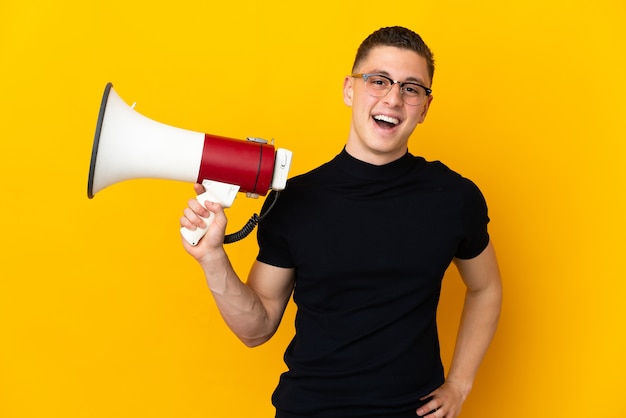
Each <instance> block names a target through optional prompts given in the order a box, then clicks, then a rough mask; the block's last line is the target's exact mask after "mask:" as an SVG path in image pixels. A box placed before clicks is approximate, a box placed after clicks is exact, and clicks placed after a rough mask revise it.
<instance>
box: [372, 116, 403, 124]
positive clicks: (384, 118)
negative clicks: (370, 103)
mask: <svg viewBox="0 0 626 418" xmlns="http://www.w3.org/2000/svg"><path fill="white" fill-rule="evenodd" d="M374 119H376V120H381V121H383V122H387V123H393V124H394V125H397V124H399V123H400V121H399V120H398V119H396V118H392V117H389V116H385V115H376V116H374Z"/></svg>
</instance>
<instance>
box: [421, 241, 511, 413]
mask: <svg viewBox="0 0 626 418" xmlns="http://www.w3.org/2000/svg"><path fill="white" fill-rule="evenodd" d="M454 263H455V264H456V266H457V268H458V270H459V273H460V274H461V278H462V279H463V282H464V283H465V286H466V287H467V291H466V294H465V303H464V305H463V313H462V316H461V323H460V326H459V332H458V335H457V341H456V346H455V349H454V355H453V357H452V363H451V365H450V371H449V373H448V377H447V379H446V382H445V383H444V384H443V385H442V386H441V387H439V388H438V389H436V390H435V391H433V392H432V393H430V394H429V395H428V396H426V397H425V398H424V399H427V398H432V399H430V401H429V402H428V403H426V404H425V405H424V406H422V407H420V408H419V409H418V410H417V415H419V416H424V417H428V418H444V417H445V418H455V417H457V416H458V415H459V413H460V412H461V406H462V404H463V402H464V401H465V399H466V398H467V396H468V394H469V392H470V391H471V389H472V385H473V382H474V378H475V377H476V373H477V372H478V367H479V366H480V363H481V362H482V360H483V357H484V356H485V353H486V352H487V348H488V347H489V344H490V343H491V340H492V339H493V336H494V334H495V331H496V327H497V325H498V319H499V317H500V305H501V302H502V282H501V279H500V270H499V268H498V261H497V258H496V253H495V250H494V248H493V245H492V244H491V242H490V243H489V244H488V245H487V247H486V248H485V249H484V250H483V252H482V253H480V254H479V255H478V256H477V257H474V258H472V259H469V260H461V259H455V260H454Z"/></svg>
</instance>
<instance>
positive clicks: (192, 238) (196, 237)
mask: <svg viewBox="0 0 626 418" xmlns="http://www.w3.org/2000/svg"><path fill="white" fill-rule="evenodd" d="M213 218H215V214H214V213H213V212H209V217H208V218H202V219H204V222H205V223H206V227H205V228H196V229H195V230H193V231H192V230H191V229H188V228H180V233H181V235H182V236H183V238H185V240H186V241H187V242H188V243H189V244H191V245H193V246H196V245H198V243H199V242H200V240H201V239H202V237H203V236H205V235H206V233H207V231H208V230H209V227H210V226H211V224H212V223H213Z"/></svg>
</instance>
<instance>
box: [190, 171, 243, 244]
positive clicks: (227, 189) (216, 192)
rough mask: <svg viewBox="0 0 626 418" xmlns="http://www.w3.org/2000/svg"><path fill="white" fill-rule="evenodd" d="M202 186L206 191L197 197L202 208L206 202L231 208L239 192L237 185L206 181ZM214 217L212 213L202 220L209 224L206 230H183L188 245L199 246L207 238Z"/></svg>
mask: <svg viewBox="0 0 626 418" xmlns="http://www.w3.org/2000/svg"><path fill="white" fill-rule="evenodd" d="M202 185H203V186H204V189H205V190H206V191H205V192H204V193H202V194H199V195H198V196H196V199H197V200H198V202H200V204H201V205H202V206H204V202H206V201H207V200H208V201H209V202H215V203H219V204H220V205H222V207H224V208H229V207H231V205H232V204H233V200H235V197H236V196H237V192H238V191H239V186H238V185H236V184H228V183H221V182H219V181H213V180H204V181H203V182H202ZM214 217H215V214H214V213H213V212H210V213H209V217H208V218H202V219H204V222H206V224H207V226H206V228H197V229H195V230H193V231H191V230H189V229H187V228H181V229H180V233H181V234H182V235H183V237H184V238H185V239H186V240H187V242H188V243H190V244H191V245H194V246H195V245H198V242H200V240H201V239H202V237H203V236H205V235H206V233H207V231H208V230H209V226H211V224H212V223H213V218H214Z"/></svg>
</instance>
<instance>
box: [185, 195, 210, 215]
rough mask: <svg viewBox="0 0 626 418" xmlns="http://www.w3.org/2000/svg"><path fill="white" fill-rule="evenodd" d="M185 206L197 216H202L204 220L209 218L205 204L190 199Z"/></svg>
mask: <svg viewBox="0 0 626 418" xmlns="http://www.w3.org/2000/svg"><path fill="white" fill-rule="evenodd" d="M187 205H188V206H189V208H190V209H191V210H192V211H194V212H195V213H197V214H198V215H199V216H202V217H203V218H206V217H208V216H209V209H207V203H206V202H205V203H204V205H203V204H201V203H200V202H198V200H197V199H190V200H189V202H187Z"/></svg>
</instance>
